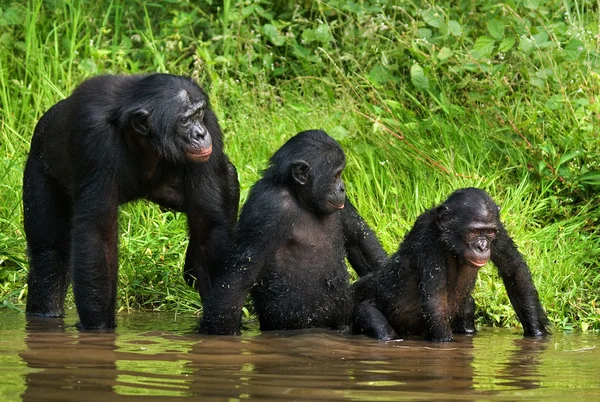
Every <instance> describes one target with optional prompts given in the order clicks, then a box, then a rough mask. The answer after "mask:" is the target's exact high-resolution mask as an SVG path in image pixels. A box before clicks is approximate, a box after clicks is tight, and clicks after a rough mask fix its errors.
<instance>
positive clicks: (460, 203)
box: [354, 188, 548, 342]
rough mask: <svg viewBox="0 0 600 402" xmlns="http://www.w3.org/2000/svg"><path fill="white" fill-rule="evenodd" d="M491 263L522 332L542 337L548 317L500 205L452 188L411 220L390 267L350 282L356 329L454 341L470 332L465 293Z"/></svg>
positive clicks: (470, 305)
mask: <svg viewBox="0 0 600 402" xmlns="http://www.w3.org/2000/svg"><path fill="white" fill-rule="evenodd" d="M489 259H491V260H492V262H493V263H494V265H496V267H497V268H498V271H499V272H500V276H501V277H502V280H503V281H504V286H505V288H506V291H507V292H508V297H509V298H510V301H511V303H512V305H513V308H514V309H515V312H516V313H517V316H518V317H519V320H520V321H521V324H522V325H523V329H524V330H525V335H527V336H535V337H540V336H543V335H545V334H546V333H547V331H548V330H547V325H548V320H547V318H546V314H545V312H544V310H543V308H542V306H541V304H540V302H539V298H538V293H537V291H536V289H535V287H534V285H533V282H532V280H531V274H530V272H529V268H528V267H527V264H526V263H525V261H524V260H523V256H522V255H521V254H520V253H519V251H518V250H517V247H516V246H515V244H514V243H513V241H512V239H511V238H510V237H509V236H508V234H507V233H506V230H505V229H504V226H503V225H502V223H501V222H500V217H499V208H498V206H497V205H496V204H495V203H494V201H493V200H492V199H491V198H490V196H489V195H488V194H487V193H485V192H484V191H483V190H479V189H476V188H464V189H461V190H457V191H455V192H454V193H453V194H451V195H450V197H448V199H447V200H446V201H445V202H444V203H443V204H441V205H440V206H438V207H435V208H431V209H429V210H427V211H425V213H423V214H422V215H421V216H419V217H418V218H417V221H416V223H415V225H414V227H413V228H412V229H411V231H410V232H408V234H407V235H406V237H405V238H404V240H403V242H402V244H401V245H400V248H399V249H398V251H397V252H396V254H394V255H393V256H392V258H390V260H389V262H388V265H387V266H386V267H384V268H383V269H382V270H380V271H378V272H374V273H371V274H369V275H366V276H365V277H363V278H361V279H360V280H358V281H357V282H356V283H355V284H354V289H355V297H356V302H357V305H356V320H355V328H354V329H355V331H356V332H359V333H365V334H367V335H370V336H372V337H375V338H378V339H384V340H388V339H393V338H396V337H397V336H398V335H405V334H415V335H424V336H425V338H427V339H429V340H432V341H439V342H445V341H450V340H452V333H453V332H454V333H474V332H475V302H474V300H473V297H472V296H471V291H472V290H473V286H474V285H475V279H476V277H477V272H478V271H479V268H481V267H482V266H483V265H485V264H486V263H487V261H488V260H489Z"/></svg>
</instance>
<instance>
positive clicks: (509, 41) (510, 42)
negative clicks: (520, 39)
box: [498, 36, 517, 53]
mask: <svg viewBox="0 0 600 402" xmlns="http://www.w3.org/2000/svg"><path fill="white" fill-rule="evenodd" d="M516 41H517V39H516V38H515V37H514V36H509V37H508V38H504V39H503V40H502V42H500V45H498V51H499V52H503V53H506V52H508V51H509V50H510V49H512V48H513V46H514V45H515V42H516Z"/></svg>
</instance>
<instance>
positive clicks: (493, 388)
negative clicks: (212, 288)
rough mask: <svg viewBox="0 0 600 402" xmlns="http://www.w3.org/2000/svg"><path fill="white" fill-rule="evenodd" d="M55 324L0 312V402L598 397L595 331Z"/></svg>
mask: <svg viewBox="0 0 600 402" xmlns="http://www.w3.org/2000/svg"><path fill="white" fill-rule="evenodd" d="M74 321H75V316H74V315H73V314H71V315H69V317H68V318H67V319H65V321H64V322H67V323H73V322H74ZM64 322H63V321H62V320H56V319H51V320H36V321H29V322H27V323H26V321H25V317H24V315H23V314H21V313H18V312H13V311H7V310H0V372H1V373H2V374H1V376H0V401H18V400H25V401H97V400H98V401H121V400H137V399H139V398H140V397H141V396H144V397H145V398H144V399H149V398H153V399H155V400H160V401H169V400H174V401H181V400H184V399H192V398H193V399H195V400H203V401H210V400H225V401H240V400H246V399H250V400H251V399H263V400H319V401H326V400H355V401H356V400H358V401H388V400H402V399H404V400H406V399H408V400H523V399H529V400H540V399H548V400H556V399H566V398H587V399H588V400H598V399H600V336H599V335H598V334H580V333H574V334H567V333H562V332H558V333H555V334H554V335H552V336H551V337H549V338H548V339H545V340H532V339H524V338H523V337H522V336H521V334H520V332H514V331H509V330H501V329H495V330H494V329H482V330H481V331H480V332H479V333H478V334H477V335H476V336H474V337H467V336H459V337H457V339H456V341H454V342H452V343H446V344H434V343H429V342H425V341H422V340H420V339H411V340H404V341H399V342H398V341H396V342H379V341H376V340H372V339H368V338H366V337H362V336H341V335H338V334H337V333H334V332H328V331H310V332H304V331H300V332H297V331H294V332H289V333H277V334H276V333H269V334H262V335H255V336H241V337H208V336H203V335H199V334H197V333H195V332H194V327H195V325H196V324H197V319H196V318H195V317H190V316H181V315H179V316H177V318H175V316H174V315H173V314H169V315H167V314H161V315H155V314H135V315H127V316H124V315H121V316H119V317H118V324H119V327H118V328H117V330H116V331H115V332H114V333H84V332H78V331H77V330H75V329H74V328H73V327H72V326H68V325H67V326H65V324H64Z"/></svg>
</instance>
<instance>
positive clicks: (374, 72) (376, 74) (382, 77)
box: [369, 64, 390, 84]
mask: <svg viewBox="0 0 600 402" xmlns="http://www.w3.org/2000/svg"><path fill="white" fill-rule="evenodd" d="M369 78H371V81H373V82H375V83H377V84H385V83H386V82H388V81H389V80H390V73H389V71H388V70H387V69H386V68H385V67H384V66H382V65H381V64H377V65H376V66H375V67H373V68H372V69H371V71H369Z"/></svg>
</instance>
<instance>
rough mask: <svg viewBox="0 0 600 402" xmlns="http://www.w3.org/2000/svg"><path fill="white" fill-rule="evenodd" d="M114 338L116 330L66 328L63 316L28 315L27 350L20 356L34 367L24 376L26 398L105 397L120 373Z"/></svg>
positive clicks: (75, 398)
mask: <svg viewBox="0 0 600 402" xmlns="http://www.w3.org/2000/svg"><path fill="white" fill-rule="evenodd" d="M115 337H116V335H115V334H114V333H104V334H99V333H85V332H77V331H75V330H74V329H71V330H70V331H65V326H64V322H63V320H62V319H48V318H38V317H32V318H29V319H28V320H27V324H26V338H25V345H26V346H27V349H25V350H24V351H22V352H21V353H19V356H20V357H21V359H23V360H24V361H25V362H26V363H27V366H29V367H30V368H32V369H35V370H31V371H30V372H29V373H28V374H26V375H25V384H26V388H25V392H24V393H23V395H22V398H23V400H24V401H43V400H49V399H57V398H53V397H52V394H53V393H57V395H61V393H65V396H66V395H68V399H70V400H79V401H81V400H85V399H90V398H91V399H92V400H102V399H103V398H105V397H106V395H107V392H112V389H113V386H114V385H115V379H116V375H117V371H116V366H115V361H116V356H115V349H116V347H115ZM61 398H62V397H61ZM57 400H58V399H57Z"/></svg>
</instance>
